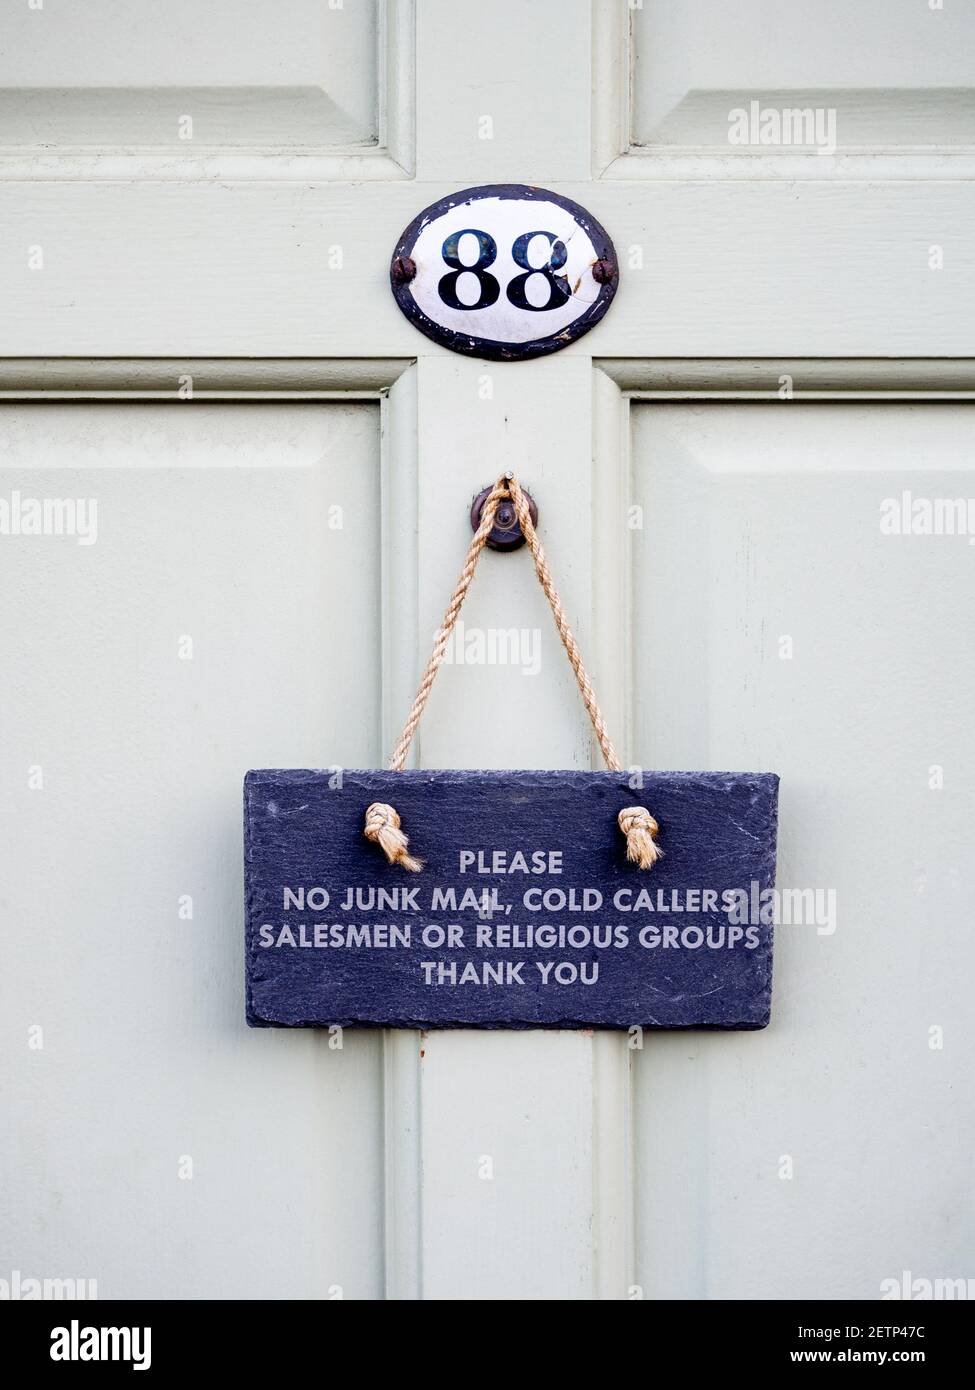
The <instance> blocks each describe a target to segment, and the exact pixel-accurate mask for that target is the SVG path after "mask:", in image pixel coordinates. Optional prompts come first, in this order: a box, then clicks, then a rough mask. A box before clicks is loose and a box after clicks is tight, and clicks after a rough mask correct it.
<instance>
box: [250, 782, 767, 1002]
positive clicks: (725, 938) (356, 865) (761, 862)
mask: <svg viewBox="0 0 975 1390" xmlns="http://www.w3.org/2000/svg"><path fill="white" fill-rule="evenodd" d="M337 783H340V784H338V785H337ZM777 799H778V778H777V777H776V776H775V775H774V774H771V773H720V772H709V773H705V772H667V773H657V774H654V775H647V776H645V777H644V786H643V788H642V789H641V790H640V791H639V792H634V791H633V790H631V789H630V787H629V786H628V784H627V778H626V775H625V774H623V773H613V772H460V771H449V772H441V771H433V772H425V771H419V772H371V771H364V772H352V771H343V772H342V773H341V775H340V777H339V776H338V775H336V774H334V773H328V772H296V771H257V772H249V773H248V774H247V777H246V779H245V782H244V857H245V873H246V904H247V909H246V910H247V924H246V960H247V1020H248V1022H249V1023H251V1024H253V1025H255V1026H258V1027H266V1026H281V1027H291V1028H301V1027H325V1026H328V1025H331V1024H343V1025H352V1024H364V1025H368V1024H372V1025H380V1026H383V1027H393V1028H399V1027H402V1028H419V1027H474V1028H502V1027H504V1028H536V1027H548V1028H581V1027H587V1026H597V1027H605V1028H630V1027H633V1026H636V1025H641V1026H643V1027H649V1028H762V1027H764V1026H765V1025H766V1024H767V1023H768V1021H769V1006H770V996H771V980H772V926H771V922H772V919H773V913H774V905H773V901H772V893H771V889H772V887H773V884H774V880H775V836H776V806H777ZM373 801H385V802H388V803H389V804H390V805H392V806H394V807H396V809H397V811H398V812H399V813H400V816H401V817H402V823H403V829H404V830H405V831H406V833H407V834H408V835H409V840H410V851H411V852H412V853H415V854H417V855H419V856H420V857H421V858H422V859H423V860H424V861H425V867H424V870H423V872H422V873H418V874H411V873H406V872H404V870H403V869H402V868H400V867H397V866H393V865H391V864H389V863H387V861H386V859H385V857H384V855H383V853H382V851H381V850H380V849H379V847H378V846H377V845H375V844H373V843H370V842H369V841H367V840H366V839H365V837H364V836H363V833H362V827H363V819H364V815H365V810H366V807H367V806H368V805H369V804H370V802H373ZM637 803H639V804H642V805H645V806H647V807H648V808H649V809H650V810H651V812H652V813H653V815H654V816H655V817H656V819H657V821H658V822H659V824H660V835H659V840H658V843H659V844H660V847H661V848H662V849H663V851H664V857H663V859H662V860H660V861H659V862H658V863H657V864H656V865H655V866H654V867H653V868H652V869H650V870H640V869H638V868H636V867H635V866H634V865H632V864H629V863H628V862H627V860H626V842H625V839H624V837H623V835H622V834H621V832H620V830H619V828H618V825H617V815H618V813H619V811H620V810H621V809H622V808H623V807H624V806H630V805H634V804H637ZM525 868H527V870H528V872H525V871H524V869H525ZM326 895H327V898H326Z"/></svg>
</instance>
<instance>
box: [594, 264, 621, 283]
mask: <svg viewBox="0 0 975 1390" xmlns="http://www.w3.org/2000/svg"><path fill="white" fill-rule="evenodd" d="M615 275H616V267H615V265H614V264H613V262H612V261H596V262H595V264H594V265H593V268H592V278H593V279H594V280H595V282H596V284H597V285H608V284H609V282H610V280H612V279H613V278H614V277H615Z"/></svg>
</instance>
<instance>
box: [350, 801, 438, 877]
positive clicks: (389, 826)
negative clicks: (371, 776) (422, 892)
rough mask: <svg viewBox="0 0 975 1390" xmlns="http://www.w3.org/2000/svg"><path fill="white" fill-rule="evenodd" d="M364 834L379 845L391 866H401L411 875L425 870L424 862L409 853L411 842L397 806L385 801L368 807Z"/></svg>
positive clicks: (376, 802)
mask: <svg viewBox="0 0 975 1390" xmlns="http://www.w3.org/2000/svg"><path fill="white" fill-rule="evenodd" d="M363 834H364V835H365V837H366V839H367V840H372V841H374V842H375V843H376V844H378V845H379V847H380V848H381V849H382V851H383V853H384V854H385V855H386V858H387V859H388V860H389V862H390V863H391V864H399V865H400V867H401V868H403V869H407V870H409V872H410V873H411V874H418V873H419V872H420V870H421V869H422V868H423V860H422V859H415V858H414V857H413V855H412V854H410V853H409V845H410V842H409V840H408V839H407V837H406V835H405V834H404V833H403V831H402V830H401V829H400V818H399V812H398V811H397V810H396V808H395V806H388V805H387V804H386V802H385V801H374V802H373V803H372V805H371V806H367V807H366V823H365V826H364V827H363Z"/></svg>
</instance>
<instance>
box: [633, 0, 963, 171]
mask: <svg viewBox="0 0 975 1390" xmlns="http://www.w3.org/2000/svg"><path fill="white" fill-rule="evenodd" d="M631 9H632V12H633V27H634V53H635V63H634V83H633V139H634V143H635V144H637V145H648V144H654V145H684V146H709V145H711V146H717V147H719V148H723V149H724V151H725V153H736V152H737V153H742V152H743V151H744V150H745V148H746V145H745V144H733V143H730V142H729V129H730V124H729V116H730V115H731V112H733V111H734V110H735V109H736V108H740V107H744V108H745V109H746V110H747V109H748V108H749V107H750V104H751V102H752V101H753V100H756V101H757V102H758V104H759V107H760V108H761V110H763V111H764V110H768V109H770V108H773V109H774V108H778V109H780V110H781V109H797V108H798V109H804V108H811V109H812V110H814V111H815V110H816V109H817V108H819V109H826V110H832V111H833V112H834V121H835V134H836V147H837V148H840V149H847V150H849V149H856V148H867V149H871V148H873V149H881V148H884V147H888V148H889V147H897V146H900V147H906V148H911V149H917V148H919V147H924V146H927V147H931V148H934V149H936V148H938V147H942V146H945V147H950V146H968V147H971V146H972V145H975V87H973V72H972V59H971V51H972V45H973V43H975V13H973V11H972V9H971V7H970V6H965V5H952V4H947V5H944V6H943V7H942V6H939V5H937V4H936V5H934V6H932V5H929V4H927V3H925V0H922V3H919V4H916V3H914V0H858V3H857V4H855V5H850V4H848V3H847V0H817V3H816V4H815V5H814V6H801V5H792V6H769V5H768V4H767V3H765V0H735V3H734V4H732V5H730V4H727V3H725V2H724V0H684V3H683V4H680V5H668V4H666V3H663V0H639V3H636V4H633V5H631ZM790 122H791V118H790ZM803 124H804V123H803ZM786 129H787V130H791V129H792V127H791V123H790V124H789V125H787V126H786ZM797 129H799V127H797ZM775 131H776V125H775V122H774V121H771V120H770V121H767V122H766V125H765V139H764V140H763V141H762V143H761V144H760V145H759V146H758V150H757V152H758V153H764V154H767V153H769V152H770V151H774V150H775V149H776V148H779V149H784V148H788V142H786V143H785V144H783V142H782V141H781V140H777V139H775V138H774V136H775ZM798 143H801V142H798ZM808 143H810V144H814V143H815V142H814V141H809V142H808ZM753 152H756V151H753ZM813 153H814V154H815V149H814V150H813ZM830 153H832V151H830Z"/></svg>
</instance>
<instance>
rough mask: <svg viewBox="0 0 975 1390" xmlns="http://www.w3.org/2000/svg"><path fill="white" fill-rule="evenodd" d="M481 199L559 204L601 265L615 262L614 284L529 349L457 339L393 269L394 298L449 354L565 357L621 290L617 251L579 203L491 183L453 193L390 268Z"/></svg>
mask: <svg viewBox="0 0 975 1390" xmlns="http://www.w3.org/2000/svg"><path fill="white" fill-rule="evenodd" d="M477 198H511V199H515V198H517V199H521V200H529V201H538V202H547V203H555V204H557V206H558V207H560V208H564V210H565V211H566V212H568V213H570V214H571V216H572V217H573V218H574V219H575V221H576V222H578V224H579V226H580V227H582V229H583V230H584V231H585V232H586V234H587V235H588V237H589V239H590V241H591V242H592V244H593V247H594V248H595V251H596V259H597V260H608V261H612V263H613V265H614V266H615V267H616V274H615V275H614V276H613V278H612V279H611V280H610V281H609V283H608V284H606V285H600V287H599V294H598V296H597V298H596V299H594V300H593V302H592V304H590V306H589V308H588V309H587V310H586V311H585V313H584V314H581V315H580V316H579V318H577V319H574V320H573V322H572V323H570V324H568V325H567V326H566V327H565V328H563V329H561V330H560V331H559V332H558V333H553V334H549V335H548V336H547V337H545V338H533V339H532V340H531V341H530V342H527V343H502V342H498V341H497V340H496V339H493V338H478V337H474V336H472V335H471V334H469V333H457V332H455V330H454V329H451V328H444V327H443V326H442V325H441V324H439V323H434V321H433V319H431V318H429V317H428V315H426V314H425V313H424V312H423V310H422V309H421V308H420V306H419V305H418V304H417V302H416V300H415V299H414V297H413V294H412V292H411V289H410V283H411V282H410V281H407V282H406V283H405V284H403V283H400V282H399V281H397V280H395V279H394V278H393V275H392V269H390V277H389V284H390V288H391V289H392V291H393V298H394V299H395V300H396V303H397V304H398V305H399V307H400V309H401V310H402V311H403V313H404V314H405V315H406V317H407V318H408V319H409V320H410V322H411V323H412V324H413V325H414V327H415V328H418V329H419V330H420V332H421V333H423V334H425V336H426V337H428V338H431V339H432V340H433V341H434V342H435V343H440V345H441V346H442V347H446V348H449V349H450V351H451V352H462V353H465V354H466V355H467V356H468V357H484V358H488V359H489V360H491V361H495V362H519V361H524V360H525V359H527V358H530V357H542V356H544V355H545V354H546V353H551V352H559V351H560V350H561V349H562V348H564V347H568V346H569V344H570V343H574V342H575V341H576V339H577V338H581V337H582V335H583V334H584V333H588V332H589V330H590V328H594V327H595V325H596V324H597V323H598V322H599V320H600V319H601V318H602V317H603V315H604V314H605V313H606V310H607V309H608V308H609V306H610V304H611V303H612V301H613V296H614V295H615V294H616V287H617V285H618V284H619V278H620V273H619V261H618V260H617V258H616V248H615V247H614V245H613V243H612V240H611V239H610V236H609V233H608V232H607V231H606V229H605V227H603V225H602V223H600V222H598V221H597V220H596V218H595V217H593V216H592V214H591V213H589V212H587V211H586V209H585V208H583V207H580V205H579V204H578V203H575V202H573V201H572V199H571V198H563V197H562V196H561V194H559V193H553V192H552V191H551V189H548V188H537V187H535V186H534V185H532V184H525V183H486V184H479V185H478V186H477V187H476V188H463V189H461V190H460V192H458V193H451V194H450V195H449V196H448V197H446V198H441V199H439V201H438V202H436V203H431V204H430V206H429V207H426V208H424V209H423V211H422V212H420V213H417V215H416V217H414V219H413V221H412V222H411V223H410V224H409V226H408V227H407V228H406V230H405V231H404V232H403V235H402V236H401V237H400V239H399V241H398V242H397V243H396V248H395V250H394V251H393V254H392V256H391V257H390V267H392V264H393V262H394V261H395V260H396V258H397V257H398V256H411V257H412V254H413V248H414V246H415V245H416V240H417V237H418V236H419V235H420V232H421V231H422V230H423V228H424V227H425V226H426V224H427V223H428V222H431V221H432V220H433V219H434V218H435V217H439V216H440V215H441V214H442V213H444V212H449V211H450V209H451V208H455V207H459V206H460V205H461V204H463V203H470V202H473V201H474V200H475V199H477Z"/></svg>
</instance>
